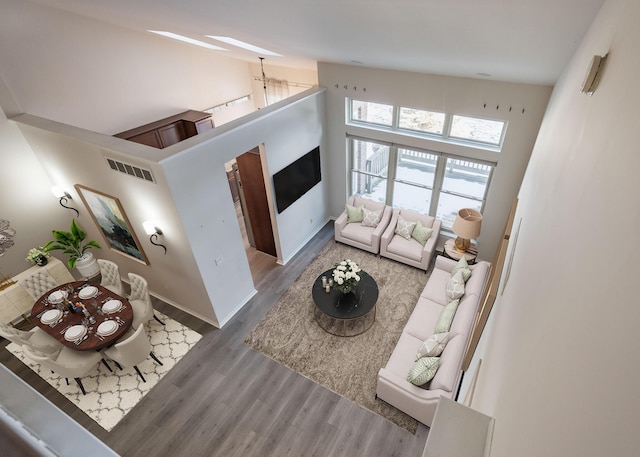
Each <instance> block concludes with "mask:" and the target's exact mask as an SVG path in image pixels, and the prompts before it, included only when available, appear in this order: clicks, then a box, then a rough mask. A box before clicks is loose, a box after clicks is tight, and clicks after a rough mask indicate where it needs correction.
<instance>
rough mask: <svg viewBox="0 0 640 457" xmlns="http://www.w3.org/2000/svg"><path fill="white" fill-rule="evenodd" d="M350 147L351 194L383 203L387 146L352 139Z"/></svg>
mask: <svg viewBox="0 0 640 457" xmlns="http://www.w3.org/2000/svg"><path fill="white" fill-rule="evenodd" d="M351 146H352V147H351V151H352V153H351V189H352V192H351V193H352V194H356V195H366V196H367V198H369V199H371V200H375V201H379V202H385V201H386V195H387V174H388V170H389V146H387V145H384V144H379V143H374V142H371V141H363V140H358V139H352V141H351Z"/></svg>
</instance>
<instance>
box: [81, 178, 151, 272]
mask: <svg viewBox="0 0 640 457" xmlns="http://www.w3.org/2000/svg"><path fill="white" fill-rule="evenodd" d="M74 187H75V188H76V190H77V191H78V194H79V195H80V198H81V199H82V202H83V203H84V206H86V207H87V209H88V210H89V214H91V218H92V219H93V222H94V223H95V224H96V225H97V226H98V228H99V229H100V233H102V237H103V238H104V241H105V242H106V243H107V245H108V246H109V249H111V250H112V251H116V252H117V253H119V254H121V255H123V256H125V257H128V258H130V259H132V260H135V261H136V262H140V263H143V264H145V265H148V264H149V260H148V259H147V256H146V255H145V253H144V251H143V250H142V246H141V245H140V241H139V240H138V237H137V236H136V233H135V232H134V231H133V229H132V228H131V223H130V222H129V218H128V217H127V215H126V213H125V212H124V208H123V207H122V204H121V203H120V200H119V199H118V198H117V197H113V196H111V195H107V194H105V193H104V192H100V191H99V190H95V189H91V188H89V187H86V186H83V185H82V184H76V185H75V186H74Z"/></svg>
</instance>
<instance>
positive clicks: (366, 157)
mask: <svg viewBox="0 0 640 457" xmlns="http://www.w3.org/2000/svg"><path fill="white" fill-rule="evenodd" d="M349 144H350V149H351V154H350V155H351V189H350V191H351V192H350V193H351V194H353V195H359V196H362V197H364V198H368V199H371V200H375V201H379V202H385V203H387V204H390V205H393V206H394V207H398V208H405V209H410V210H413V211H417V212H420V213H424V214H430V215H432V216H435V217H437V218H438V219H441V220H442V227H443V228H444V229H451V227H452V226H453V221H454V220H455V217H456V214H457V213H458V210H459V209H460V208H474V209H477V210H478V211H482V210H483V206H484V202H485V198H486V194H487V190H488V188H489V184H490V180H491V173H492V171H493V166H492V165H490V164H485V163H481V162H477V161H471V160H466V159H459V158H456V157H449V156H447V155H445V154H441V153H438V152H434V151H421V150H417V149H414V148H408V147H403V146H397V145H388V144H382V143H380V142H374V141H369V140H363V139H360V138H351V139H350V141H349Z"/></svg>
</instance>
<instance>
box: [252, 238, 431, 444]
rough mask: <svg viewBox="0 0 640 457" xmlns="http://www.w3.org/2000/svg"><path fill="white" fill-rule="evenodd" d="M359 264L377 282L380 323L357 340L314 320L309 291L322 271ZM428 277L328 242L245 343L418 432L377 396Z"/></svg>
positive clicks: (408, 268)
mask: <svg viewBox="0 0 640 457" xmlns="http://www.w3.org/2000/svg"><path fill="white" fill-rule="evenodd" d="M343 259H351V260H353V261H355V262H356V263H357V264H358V265H359V266H360V267H361V268H362V269H363V270H364V271H366V272H367V273H369V274H370V275H371V276H372V277H373V278H374V279H375V280H376V282H377V284H378V288H379V297H378V301H377V304H376V306H377V311H376V320H375V323H374V324H373V325H372V327H371V328H370V329H369V330H367V331H366V332H364V333H362V334H361V335H358V336H353V337H339V336H334V335H331V334H329V333H327V332H325V331H324V330H323V329H322V328H320V327H319V326H318V324H317V322H316V320H315V317H314V308H315V305H314V303H313V299H312V297H311V287H312V285H313V282H314V281H315V280H316V278H317V277H318V276H319V275H320V274H322V273H323V272H324V271H326V270H328V269H330V268H333V266H334V265H335V264H336V263H337V262H339V261H341V260H343ZM428 278H429V276H428V275H427V274H425V272H424V271H421V270H418V269H416V268H412V267H409V266H406V265H403V264H400V263H398V262H395V261H392V260H388V259H385V258H378V257H376V256H375V255H373V254H370V253H367V252H364V251H361V250H359V249H355V248H351V247H349V246H345V245H343V244H340V243H335V242H334V241H330V242H329V243H328V244H327V245H326V246H325V247H324V248H323V249H322V251H321V252H320V253H319V254H318V256H317V257H316V258H315V259H314V260H313V261H312V262H311V264H310V265H309V266H308V267H307V269H306V270H305V271H304V272H303V273H302V274H301V275H300V276H299V277H298V278H297V279H296V280H295V282H294V283H293V285H292V286H291V287H289V289H288V290H287V291H286V292H285V293H284V295H283V296H282V297H281V298H280V300H279V301H278V303H276V305H275V306H274V307H273V308H272V309H271V310H270V311H269V312H268V313H267V315H266V316H265V317H264V318H263V319H262V321H260V323H259V324H258V325H257V326H256V328H255V329H254V330H253V331H252V332H251V334H250V335H249V336H248V337H247V338H246V339H245V344H246V345H247V346H249V347H250V348H252V349H254V350H255V351H258V352H260V353H262V354H264V355H266V356H268V357H270V358H272V359H273V360H275V361H276V362H279V363H281V364H283V365H285V366H287V367H289V368H291V369H292V370H294V371H296V372H297V373H299V374H301V375H303V376H305V377H307V378H309V379H311V380H312V381H315V382H316V383H318V384H320V385H322V386H324V387H326V388H328V389H330V390H332V391H334V392H336V393H337V394H339V395H341V396H343V397H345V398H348V399H349V400H352V401H354V402H356V403H357V404H359V405H360V406H363V407H364V408H367V409H369V410H370V411H373V412H374V413H376V414H379V415H380V416H382V417H384V418H386V419H388V420H389V421H391V422H393V423H394V424H396V425H398V426H400V427H402V428H404V429H406V430H408V431H409V432H411V433H415V431H416V429H417V421H416V420H415V419H413V418H411V417H410V416H408V415H406V414H405V413H403V412H402V411H399V410H398V409H396V408H394V407H393V406H391V405H389V404H387V403H385V402H384V401H382V400H379V399H376V398H375V393H376V392H375V390H376V381H377V375H378V370H379V369H380V368H382V367H383V366H385V365H386V363H387V361H388V359H389V357H390V356H391V353H392V352H393V349H394V347H395V345H396V343H397V341H398V339H399V338H400V334H401V332H402V329H403V328H404V325H405V324H406V322H407V320H408V319H409V316H410V314H411V312H412V311H413V308H414V307H415V304H416V302H417V301H418V297H419V296H420V293H421V292H422V290H423V289H424V286H425V284H426V283H427V280H428Z"/></svg>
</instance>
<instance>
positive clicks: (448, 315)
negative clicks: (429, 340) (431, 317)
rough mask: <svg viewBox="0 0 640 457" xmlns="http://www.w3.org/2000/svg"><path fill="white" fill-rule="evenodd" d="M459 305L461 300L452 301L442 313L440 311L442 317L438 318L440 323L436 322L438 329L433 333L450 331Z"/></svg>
mask: <svg viewBox="0 0 640 457" xmlns="http://www.w3.org/2000/svg"><path fill="white" fill-rule="evenodd" d="M458 304H460V300H453V301H450V302H449V304H448V305H447V306H445V307H444V308H442V311H440V317H438V322H436V328H435V329H434V330H433V333H444V332H448V331H449V329H450V328H451V323H452V322H453V318H454V317H455V315H456V310H457V309H458Z"/></svg>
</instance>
